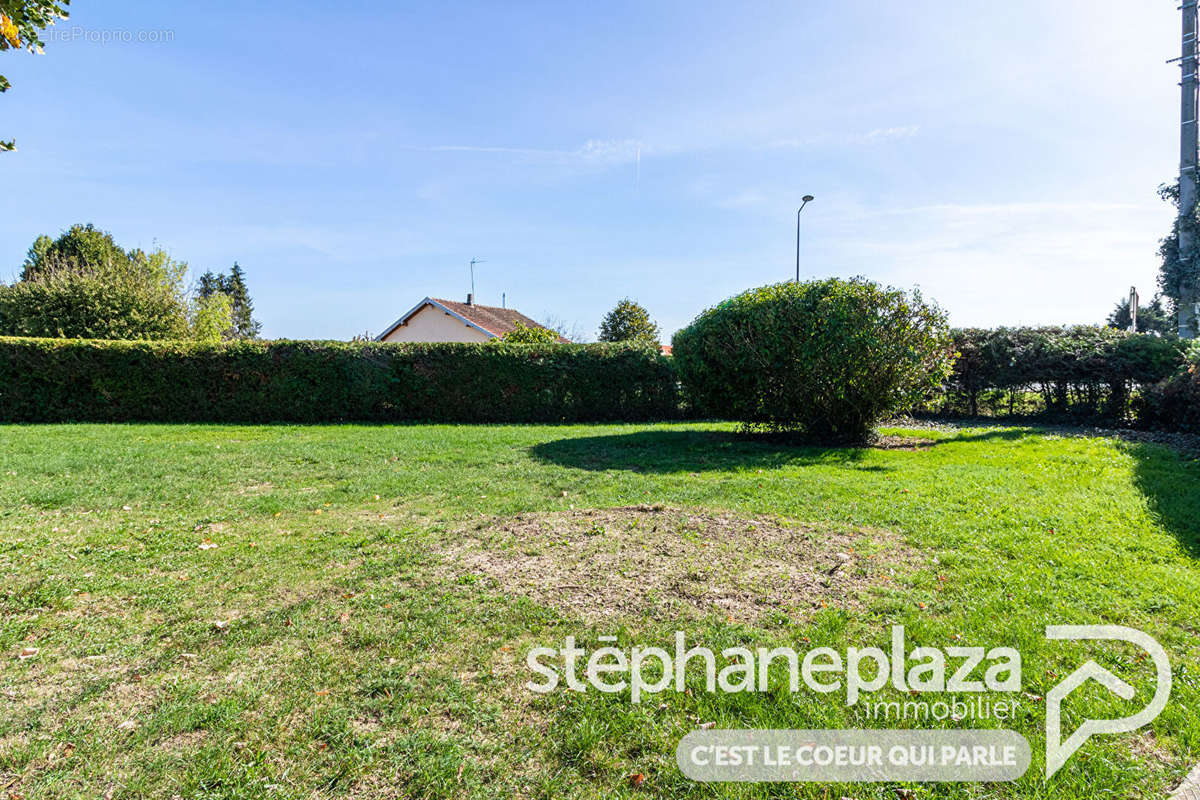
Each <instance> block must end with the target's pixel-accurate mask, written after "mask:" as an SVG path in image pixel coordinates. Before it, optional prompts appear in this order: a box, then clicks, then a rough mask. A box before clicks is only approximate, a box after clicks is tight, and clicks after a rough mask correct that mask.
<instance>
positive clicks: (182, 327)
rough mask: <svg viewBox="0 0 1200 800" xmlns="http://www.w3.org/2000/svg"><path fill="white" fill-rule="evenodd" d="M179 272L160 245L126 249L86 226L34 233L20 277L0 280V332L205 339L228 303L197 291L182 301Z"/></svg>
mask: <svg viewBox="0 0 1200 800" xmlns="http://www.w3.org/2000/svg"><path fill="white" fill-rule="evenodd" d="M186 273H187V264H186V263H183V262H180V261H175V260H174V259H172V258H171V257H170V256H169V255H167V253H166V252H165V251H163V250H161V249H160V250H155V251H153V252H151V253H145V252H143V251H142V250H137V249H134V250H129V251H126V250H124V249H122V248H121V247H120V246H119V245H118V244H117V243H116V241H114V239H113V237H112V235H111V234H109V233H106V232H104V231H101V230H98V229H97V228H96V227H95V226H92V225H74V226H72V227H71V228H69V229H68V230H67V231H65V232H64V233H63V234H62V235H60V236H59V237H58V238H57V239H50V237H48V236H39V237H38V238H37V239H36V240H35V241H34V243H33V246H32V247H30V248H29V255H28V257H27V258H26V260H25V264H24V269H23V270H22V273H21V279H20V280H19V281H17V282H16V283H14V284H13V285H12V286H3V285H0V335H10V336H34V337H47V338H83V339H186V338H189V337H190V336H192V335H203V336H204V337H205V338H207V337H208V336H210V334H211V328H212V326H213V325H214V324H217V323H218V322H220V321H221V320H225V322H224V323H222V324H223V325H224V328H223V329H228V328H229V327H230V325H231V324H232V318H231V314H230V313H229V312H228V311H226V312H225V313H224V315H223V316H222V313H221V309H222V308H223V307H230V308H231V303H229V302H225V301H221V300H216V301H214V300H212V299H211V298H207V299H206V298H202V297H197V298H196V300H194V301H192V302H189V300H188V297H187V294H186V292H185V291H184V288H183V285H184V277H185V275H186ZM222 297H224V295H222ZM226 300H227V298H226ZM198 332H199V333H198Z"/></svg>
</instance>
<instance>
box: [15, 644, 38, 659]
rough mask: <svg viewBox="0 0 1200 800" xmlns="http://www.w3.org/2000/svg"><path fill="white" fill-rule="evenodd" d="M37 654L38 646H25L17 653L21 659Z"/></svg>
mask: <svg viewBox="0 0 1200 800" xmlns="http://www.w3.org/2000/svg"><path fill="white" fill-rule="evenodd" d="M37 654H38V649H37V648H36V647H25V648H22V649H21V652H20V653H19V654H18V655H17V658H18V659H20V660H21V661H24V660H25V659H27V658H33V657H34V656H36V655H37Z"/></svg>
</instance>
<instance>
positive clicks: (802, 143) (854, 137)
mask: <svg viewBox="0 0 1200 800" xmlns="http://www.w3.org/2000/svg"><path fill="white" fill-rule="evenodd" d="M920 132H921V126H920V125H897V126H894V127H891V128H876V129H874V130H872V131H867V132H866V133H850V134H833V133H821V134H817V135H815V136H807V137H804V138H790V139H776V140H775V141H773V142H771V144H770V145H769V146H770V147H771V148H773V149H780V150H802V149H805V148H809V147H820V146H829V145H839V144H858V145H866V144H879V143H881V142H891V141H898V140H900V139H911V138H913V137H914V136H916V135H917V134H919V133H920Z"/></svg>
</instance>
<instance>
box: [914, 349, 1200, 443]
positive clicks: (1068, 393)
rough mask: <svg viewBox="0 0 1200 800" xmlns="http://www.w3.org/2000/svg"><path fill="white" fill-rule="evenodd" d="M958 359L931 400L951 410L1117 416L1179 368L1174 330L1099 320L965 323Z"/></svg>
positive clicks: (1119, 417)
mask: <svg viewBox="0 0 1200 800" xmlns="http://www.w3.org/2000/svg"><path fill="white" fill-rule="evenodd" d="M953 337H954V347H955V349H956V350H957V351H958V353H959V358H958V360H957V361H956V362H955V364H954V372H953V373H952V375H951V376H950V380H949V381H947V383H946V387H945V391H944V394H943V395H942V396H941V397H940V398H939V399H938V401H937V402H936V403H935V404H934V405H933V406H932V408H934V409H936V410H938V411H941V412H943V413H952V414H968V415H976V414H1004V413H1008V414H1031V413H1032V414H1048V415H1051V416H1058V417H1073V418H1077V419H1089V418H1104V419H1108V420H1113V421H1119V420H1121V419H1123V418H1125V417H1126V416H1127V414H1128V412H1129V404H1130V399H1131V398H1132V397H1133V395H1134V393H1135V392H1136V391H1137V390H1138V389H1139V388H1141V387H1143V386H1146V385H1150V384H1154V383H1156V382H1158V381H1160V380H1162V379H1163V378H1166V377H1168V376H1170V375H1172V374H1174V373H1175V371H1176V370H1178V369H1179V364H1180V353H1181V351H1182V344H1181V343H1180V340H1179V339H1178V338H1176V337H1173V336H1157V335H1153V334H1134V333H1128V332H1126V331H1120V330H1116V329H1114V328H1107V327H1101V326H1096V325H1075V326H1061V327H1041V328H991V329H980V328H966V329H962V330H955V331H954V332H953Z"/></svg>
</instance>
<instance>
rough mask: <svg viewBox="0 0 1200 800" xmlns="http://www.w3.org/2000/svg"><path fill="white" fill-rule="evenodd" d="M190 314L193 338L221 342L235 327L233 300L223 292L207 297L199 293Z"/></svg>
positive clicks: (199, 340) (193, 299) (201, 340)
mask: <svg viewBox="0 0 1200 800" xmlns="http://www.w3.org/2000/svg"><path fill="white" fill-rule="evenodd" d="M190 316H191V320H190V328H191V334H192V336H191V338H193V339H195V340H196V341H198V342H219V341H222V340H223V339H224V338H225V334H226V332H227V331H228V330H229V329H230V328H232V327H233V302H232V301H231V300H230V299H229V295H227V294H222V293H221V292H214V293H213V294H210V295H208V296H206V297H205V296H201V295H199V294H197V295H196V296H195V297H194V298H192V305H191V315H190Z"/></svg>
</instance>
